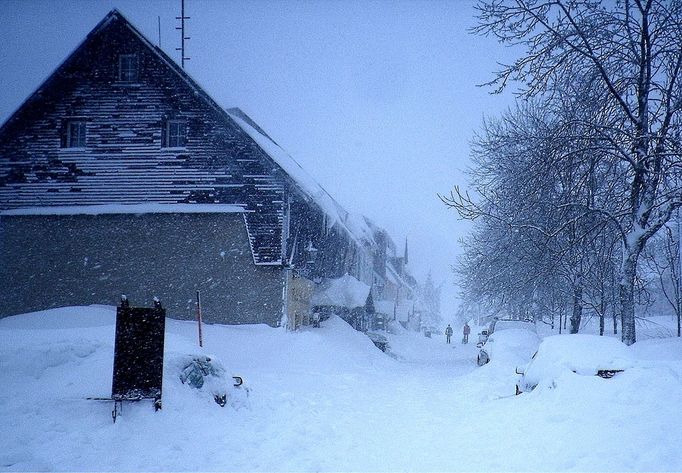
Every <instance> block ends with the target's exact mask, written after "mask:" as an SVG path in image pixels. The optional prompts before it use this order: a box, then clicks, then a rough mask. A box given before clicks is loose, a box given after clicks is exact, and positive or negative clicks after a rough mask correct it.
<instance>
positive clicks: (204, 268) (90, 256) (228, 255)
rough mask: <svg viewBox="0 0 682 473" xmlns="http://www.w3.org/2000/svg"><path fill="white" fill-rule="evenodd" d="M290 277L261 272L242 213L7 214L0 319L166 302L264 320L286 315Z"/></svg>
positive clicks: (1, 237) (183, 314)
mask: <svg viewBox="0 0 682 473" xmlns="http://www.w3.org/2000/svg"><path fill="white" fill-rule="evenodd" d="M282 287H283V271H282V269H281V268H278V267H276V266H256V265H254V263H253V258H252V255H251V251H250V248H249V242H248V238H247V234H246V230H245V228H244V220H243V215H242V214H241V213H231V214H145V215H120V214H117V215H73V216H3V217H0V293H1V294H3V302H2V304H0V317H4V316H8V315H13V314H18V313H24V312H30V311H35V310H42V309H48V308H51V307H59V306H66V305H86V304H109V305H115V304H117V303H118V301H119V299H120V296H121V294H126V295H127V296H128V298H129V299H130V301H131V304H132V305H149V304H150V303H151V301H152V298H153V297H154V296H157V297H159V299H161V301H162V304H163V305H164V307H166V308H167V309H168V315H169V316H171V317H174V318H180V319H185V318H186V319H192V318H194V316H195V306H194V300H195V293H196V290H197V289H198V290H200V291H201V295H202V308H203V311H202V313H203V317H204V320H205V321H206V322H209V323H229V324H241V323H266V324H269V325H271V326H276V325H277V323H278V322H279V320H280V318H281V314H282Z"/></svg>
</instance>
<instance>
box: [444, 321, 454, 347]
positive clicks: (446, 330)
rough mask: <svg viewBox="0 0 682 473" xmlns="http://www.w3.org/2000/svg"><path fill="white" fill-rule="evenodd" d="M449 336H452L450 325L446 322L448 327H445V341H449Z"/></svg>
mask: <svg viewBox="0 0 682 473" xmlns="http://www.w3.org/2000/svg"><path fill="white" fill-rule="evenodd" d="M450 337H452V327H450V324H448V327H447V328H446V329H445V343H450Z"/></svg>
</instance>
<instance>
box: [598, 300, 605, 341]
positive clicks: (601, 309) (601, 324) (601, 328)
mask: <svg viewBox="0 0 682 473" xmlns="http://www.w3.org/2000/svg"><path fill="white" fill-rule="evenodd" d="M599 305H600V307H599V336H601V337H603V336H604V316H605V315H606V314H604V312H605V307H604V300H603V299H602V302H601V303H600V304H599Z"/></svg>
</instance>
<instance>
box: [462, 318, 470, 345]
mask: <svg viewBox="0 0 682 473" xmlns="http://www.w3.org/2000/svg"><path fill="white" fill-rule="evenodd" d="M463 333H464V338H463V339H462V343H469V334H470V333H471V328H470V327H469V324H468V323H467V322H464V330H463Z"/></svg>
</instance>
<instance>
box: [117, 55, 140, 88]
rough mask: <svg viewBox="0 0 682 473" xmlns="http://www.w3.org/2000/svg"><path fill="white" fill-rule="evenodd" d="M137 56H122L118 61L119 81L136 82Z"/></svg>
mask: <svg viewBox="0 0 682 473" xmlns="http://www.w3.org/2000/svg"><path fill="white" fill-rule="evenodd" d="M137 72H138V68H137V55H136V54H121V55H120V56H119V59H118V80H120V81H121V82H135V81H137V77H138V74H137Z"/></svg>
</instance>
